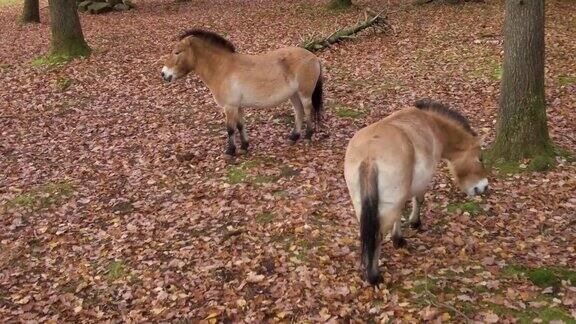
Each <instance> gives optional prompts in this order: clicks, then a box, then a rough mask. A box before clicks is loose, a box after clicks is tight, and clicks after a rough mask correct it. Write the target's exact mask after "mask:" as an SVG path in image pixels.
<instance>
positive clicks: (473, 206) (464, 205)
mask: <svg viewBox="0 0 576 324" xmlns="http://www.w3.org/2000/svg"><path fill="white" fill-rule="evenodd" d="M446 210H447V211H448V212H449V213H456V212H468V213H470V215H477V214H480V212H481V211H482V208H480V205H478V203H476V202H474V201H464V202H457V203H451V204H448V206H447V207H446Z"/></svg>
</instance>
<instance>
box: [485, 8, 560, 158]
mask: <svg viewBox="0 0 576 324" xmlns="http://www.w3.org/2000/svg"><path fill="white" fill-rule="evenodd" d="M553 152H554V149H553V146H552V142H551V140H550V136H549V135H548V126H547V124H546V105H545V100H544V0H506V17H505V19H504V65H503V75H502V83H501V88H500V110H499V113H498V122H497V125H496V140H495V142H494V144H493V146H492V148H491V150H490V154H489V158H490V160H492V161H494V162H496V161H501V162H518V161H519V160H520V159H523V158H536V157H551V156H553Z"/></svg>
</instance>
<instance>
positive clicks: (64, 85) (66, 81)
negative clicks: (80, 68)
mask: <svg viewBox="0 0 576 324" xmlns="http://www.w3.org/2000/svg"><path fill="white" fill-rule="evenodd" d="M56 85H57V86H58V88H59V89H60V90H61V91H65V90H66V89H68V88H70V86H71V85H72V79H70V78H69V77H67V76H59V77H58V78H57V79H56Z"/></svg>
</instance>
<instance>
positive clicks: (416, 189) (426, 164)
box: [410, 159, 436, 195]
mask: <svg viewBox="0 0 576 324" xmlns="http://www.w3.org/2000/svg"><path fill="white" fill-rule="evenodd" d="M435 164H436V163H434V162H433V161H428V159H426V160H424V161H422V160H419V161H418V162H416V164H415V165H414V173H413V176H412V185H411V187H410V191H411V194H412V195H418V194H420V193H423V192H424V191H426V188H427V187H428V184H429V183H430V181H432V178H433V177H434V171H435V169H436V165H435Z"/></svg>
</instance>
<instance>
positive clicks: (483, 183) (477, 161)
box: [448, 141, 488, 196]
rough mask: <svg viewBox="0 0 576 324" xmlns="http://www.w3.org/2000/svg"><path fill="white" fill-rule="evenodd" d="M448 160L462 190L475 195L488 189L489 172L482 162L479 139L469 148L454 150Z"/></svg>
mask: <svg viewBox="0 0 576 324" xmlns="http://www.w3.org/2000/svg"><path fill="white" fill-rule="evenodd" d="M448 162H449V163H448V165H449V166H450V169H451V171H452V174H453V175H454V177H455V178H456V179H455V180H456V182H457V183H458V186H459V187H460V189H462V191H464V192H465V193H467V194H468V195H470V196H474V195H479V194H481V193H483V192H485V191H486V190H488V179H487V178H486V174H487V172H486V169H485V168H484V164H483V163H482V157H481V150H480V145H479V144H478V142H477V141H475V143H474V145H472V146H471V147H469V148H465V149H461V150H456V151H455V152H453V153H452V154H451V156H450V158H449V159H448Z"/></svg>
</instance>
